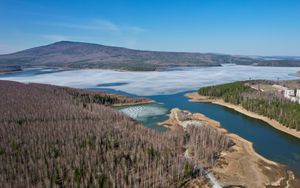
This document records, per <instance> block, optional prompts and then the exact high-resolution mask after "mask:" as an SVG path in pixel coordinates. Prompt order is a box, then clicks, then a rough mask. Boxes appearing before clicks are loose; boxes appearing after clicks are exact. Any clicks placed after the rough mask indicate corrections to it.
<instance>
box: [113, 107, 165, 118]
mask: <svg viewBox="0 0 300 188" xmlns="http://www.w3.org/2000/svg"><path fill="white" fill-rule="evenodd" d="M119 111H121V112H123V113H125V114H126V115H128V116H129V117H131V118H133V119H136V120H140V121H143V120H145V119H146V118H148V117H152V116H158V115H163V114H166V113H167V109H166V108H164V107H162V106H161V105H157V104H151V105H138V106H128V107H125V108H122V109H120V110H119Z"/></svg>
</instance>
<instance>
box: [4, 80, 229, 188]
mask: <svg viewBox="0 0 300 188" xmlns="http://www.w3.org/2000/svg"><path fill="white" fill-rule="evenodd" d="M0 93H1V99H0V114H1V116H0V123H1V125H0V185H1V187H184V186H187V185H188V184H189V183H190V182H191V181H190V180H192V179H195V178H196V179H198V180H199V182H200V184H201V183H203V182H205V180H204V178H203V176H202V175H201V173H195V172H194V171H193V167H194V166H193V165H194V163H193V162H191V161H190V160H186V158H185V157H184V151H185V148H186V145H187V144H189V147H190V148H192V150H193V155H194V156H195V161H194V162H196V163H197V162H198V160H201V162H203V164H205V165H206V166H208V167H209V166H211V165H214V164H215V163H216V161H217V159H218V154H219V153H220V152H221V151H222V150H225V149H227V148H228V147H229V145H226V144H227V143H228V144H229V142H228V140H227V139H225V138H224V136H223V135H221V134H218V133H216V132H215V131H212V130H211V129H210V128H205V127H203V128H199V129H201V130H198V132H199V133H201V134H199V135H195V134H194V135H193V134H191V135H190V136H189V138H187V137H186V135H185V133H184V131H166V132H162V133H161V132H156V131H154V130H152V129H149V128H146V127H145V126H143V125H141V124H139V123H137V122H136V121H134V120H132V119H130V118H129V117H127V116H125V115H124V114H122V113H120V112H118V111H115V110H114V109H112V108H110V107H109V105H112V104H115V103H128V102H140V101H141V100H145V99H133V98H128V97H122V96H118V95H112V94H107V93H101V92H93V91H82V90H77V89H71V88H65V87H57V86H50V85H41V84H21V83H17V82H10V81H0ZM194 129H197V128H196V127H194V128H193V132H195V130H194ZM196 132H197V131H196ZM200 135H202V136H200ZM204 135H205V136H204ZM195 140H196V141H197V142H194V141H195ZM219 140H220V141H219ZM219 144H221V146H219ZM224 144H225V145H224ZM195 152H197V153H195ZM204 153H207V154H206V155H205V154H204Z"/></svg>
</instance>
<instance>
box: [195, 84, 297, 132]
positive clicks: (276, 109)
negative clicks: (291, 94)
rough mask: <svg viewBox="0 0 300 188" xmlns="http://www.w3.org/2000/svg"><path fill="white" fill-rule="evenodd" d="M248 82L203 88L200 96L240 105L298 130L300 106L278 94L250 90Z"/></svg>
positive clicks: (200, 90) (199, 91)
mask: <svg viewBox="0 0 300 188" xmlns="http://www.w3.org/2000/svg"><path fill="white" fill-rule="evenodd" d="M254 82H255V81H251V83H249V82H234V83H229V84H223V85H217V86H209V87H204V88H201V89H199V90H198V93H199V94H200V95H204V96H211V97H218V98H222V99H224V101H225V102H229V103H233V104H236V105H241V106H242V107H244V108H245V109H247V110H249V111H252V112H255V113H258V114H260V115H264V116H267V117H269V118H271V119H275V120H277V121H278V122H280V123H282V124H283V125H284V126H286V127H289V128H292V129H296V130H300V105H299V104H298V103H294V102H291V101H289V100H287V99H285V98H283V97H280V96H278V94H275V93H271V92H260V91H257V90H255V89H252V88H251V87H250V85H249V84H252V83H254Z"/></svg>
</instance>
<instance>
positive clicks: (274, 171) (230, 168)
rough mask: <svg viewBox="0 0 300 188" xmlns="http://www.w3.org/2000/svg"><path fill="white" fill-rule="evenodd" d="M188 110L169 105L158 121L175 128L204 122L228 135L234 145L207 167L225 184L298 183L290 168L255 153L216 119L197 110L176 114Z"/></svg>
mask: <svg viewBox="0 0 300 188" xmlns="http://www.w3.org/2000/svg"><path fill="white" fill-rule="evenodd" d="M180 113H184V114H188V113H189V114H191V113H190V112H188V111H183V110H180V109H177V108H175V109H172V110H171V114H170V115H169V119H168V120H166V121H164V122H161V123H160V125H161V126H164V127H167V128H170V129H171V131H178V130H180V129H181V128H182V127H183V128H185V129H186V128H187V126H189V125H198V126H199V125H208V126H210V127H212V128H214V129H215V130H217V131H218V132H221V133H222V134H224V135H226V136H227V137H229V138H230V139H231V140H232V141H233V142H234V145H233V146H232V147H231V148H230V149H229V150H228V151H223V152H222V153H221V155H220V157H219V159H218V163H217V165H214V166H212V167H211V168H209V169H208V171H209V172H210V173H213V175H214V176H215V177H216V178H217V181H218V182H219V183H220V184H221V185H223V186H226V187H240V186H244V187H250V188H257V187H298V186H299V183H300V182H299V180H298V179H296V178H295V176H294V174H293V172H291V171H287V170H286V168H285V167H284V166H283V165H281V164H278V163H276V162H274V161H270V160H268V159H266V158H264V157H263V156H261V155H259V154H258V153H256V151H255V150H254V148H253V144H252V143H251V142H249V141H247V140H245V139H243V138H241V137H240V136H238V135H236V134H232V133H228V132H227V130H226V129H224V128H222V127H221V125H220V123H219V122H217V121H215V120H213V119H210V118H208V117H206V116H205V115H203V114H200V113H194V114H192V115H190V116H189V118H188V119H187V120H182V119H181V118H179V117H178V114H180Z"/></svg>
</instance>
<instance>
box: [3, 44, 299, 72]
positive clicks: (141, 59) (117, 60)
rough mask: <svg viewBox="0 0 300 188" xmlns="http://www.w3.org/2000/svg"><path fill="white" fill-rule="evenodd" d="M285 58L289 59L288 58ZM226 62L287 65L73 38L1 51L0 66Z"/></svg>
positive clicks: (137, 66) (142, 66) (134, 66)
mask: <svg viewBox="0 0 300 188" xmlns="http://www.w3.org/2000/svg"><path fill="white" fill-rule="evenodd" d="M285 61H288V62H290V61H289V60H285ZM291 61H293V63H292V64H291V63H288V64H286V65H289V66H300V61H298V60H291ZM294 61H296V64H295V62H294ZM226 63H235V64H240V65H253V64H254V65H263V66H285V63H286V62H283V63H281V60H272V62H271V63H270V64H269V62H268V61H266V60H258V59H255V58H250V57H244V56H232V55H223V54H213V53H188V52H160V51H144V50H133V49H128V48H121V47H112V46H104V45H99V44H91V43H83V42H71V41H61V42H56V43H53V44H49V45H45V46H40V47H35V48H31V49H28V50H24V51H20V52H16V53H12V54H7V55H0V69H1V67H7V66H22V67H32V66H49V67H65V68H101V69H119V70H141V71H147V70H157V69H159V68H164V67H177V66H220V65H221V64H226Z"/></svg>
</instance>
